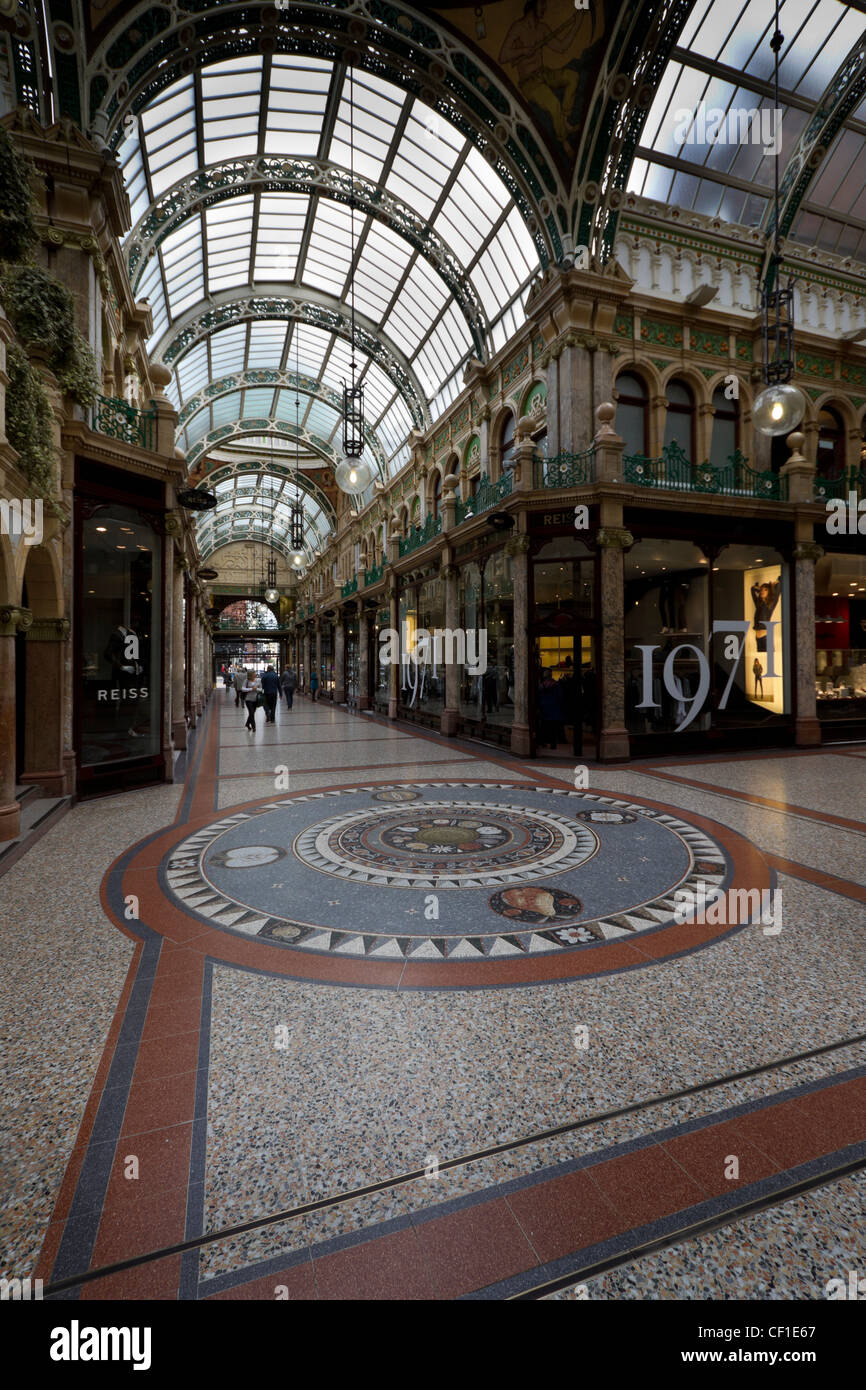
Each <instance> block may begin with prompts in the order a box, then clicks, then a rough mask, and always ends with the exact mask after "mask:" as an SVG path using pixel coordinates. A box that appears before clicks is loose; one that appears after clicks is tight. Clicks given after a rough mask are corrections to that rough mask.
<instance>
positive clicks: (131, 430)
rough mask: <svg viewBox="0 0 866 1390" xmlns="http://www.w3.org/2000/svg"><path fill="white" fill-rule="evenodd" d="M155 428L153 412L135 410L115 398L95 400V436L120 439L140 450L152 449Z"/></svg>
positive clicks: (100, 397) (125, 402)
mask: <svg viewBox="0 0 866 1390" xmlns="http://www.w3.org/2000/svg"><path fill="white" fill-rule="evenodd" d="M155 426H156V411H155V410H136V408H135V406H134V405H130V404H129V402H128V401H124V400H121V399H119V398H118V397H116V396H97V398H96V406H95V407H94V411H93V428H94V430H95V432H96V433H97V434H106V435H108V437H109V439H122V440H123V442H124V444H137V445H138V447H139V448H140V449H152V448H153V446H154V437H155Z"/></svg>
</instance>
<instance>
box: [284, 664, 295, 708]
mask: <svg viewBox="0 0 866 1390" xmlns="http://www.w3.org/2000/svg"><path fill="white" fill-rule="evenodd" d="M297 683H298V678H297V676H296V675H295V673H294V671H293V670H292V668H291V666H287V667H286V669H285V671H284V672H283V694H284V695H285V697H286V704H287V705H288V707H289V709H291V708H292V701H293V700H294V698H295V686H296V685H297Z"/></svg>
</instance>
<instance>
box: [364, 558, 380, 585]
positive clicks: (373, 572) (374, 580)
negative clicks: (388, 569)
mask: <svg viewBox="0 0 866 1390" xmlns="http://www.w3.org/2000/svg"><path fill="white" fill-rule="evenodd" d="M384 573H385V566H384V564H381V565H373V567H372V569H368V570H364V584H365V585H366V586H367V587H368V588H369V586H370V585H371V584H378V582H379V580H380V579H381V578H382V575H383V574H384Z"/></svg>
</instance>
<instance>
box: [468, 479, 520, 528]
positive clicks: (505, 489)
mask: <svg viewBox="0 0 866 1390" xmlns="http://www.w3.org/2000/svg"><path fill="white" fill-rule="evenodd" d="M513 488H514V473H513V472H512V470H511V469H510V468H509V469H508V471H507V472H505V473H503V475H502V477H501V478H499V479H498V480H497V481H496V482H495V483H491V481H490V479H489V478H488V476H487V474H486V473H482V475H481V478H480V481H479V483H478V489H477V491H476V493H475V495H474V496H473V497H467V499H466V501H465V502H458V503H457V507H456V513H455V515H456V522H457V525H458V526H459V525H460V523H461V521H468V520H469V518H470V517H473V516H478V515H479V513H480V512H486V511H488V510H489V509H490V508H491V507H495V505H496V503H497V502H501V501H502V499H503V497H509V496H510V495H511V492H512V490H513Z"/></svg>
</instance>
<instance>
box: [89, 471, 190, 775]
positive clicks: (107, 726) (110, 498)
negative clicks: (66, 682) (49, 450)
mask: <svg viewBox="0 0 866 1390" xmlns="http://www.w3.org/2000/svg"><path fill="white" fill-rule="evenodd" d="M164 512H165V506H164V488H163V485H162V484H160V483H156V482H151V481H150V480H148V479H145V478H139V477H137V476H135V475H130V474H123V475H121V474H116V473H115V472H114V471H113V470H111V469H108V468H100V467H98V466H96V465H93V466H91V465H88V464H87V463H86V462H83V461H80V462H79V465H78V478H77V484H76V497H75V554H76V577H75V595H76V615H75V648H74V662H75V673H76V674H75V706H74V722H75V749H76V755H77V765H78V778H77V785H78V790H79V794H82V795H87V794H88V793H92V792H96V791H103V790H109V789H112V788H114V787H125V786H132V785H136V784H138V783H144V782H149V781H161V780H163V779H164V778H165V776H166V754H165V749H164V746H163V742H164V740H163V722H164V721H163V713H164V709H163V669H164V656H165V654H164V633H165V630H166V626H167V625H166V621H165V591H164V578H163V575H164V569H163V551H164V546H165V543H166V541H165V536H164V520H163V519H164Z"/></svg>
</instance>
